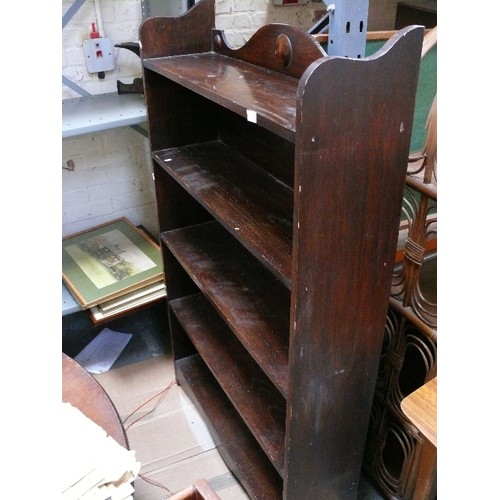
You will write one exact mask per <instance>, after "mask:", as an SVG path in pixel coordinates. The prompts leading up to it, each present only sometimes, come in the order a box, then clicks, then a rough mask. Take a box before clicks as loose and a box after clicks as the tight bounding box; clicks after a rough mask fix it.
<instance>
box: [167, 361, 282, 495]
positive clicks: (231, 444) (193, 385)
mask: <svg viewBox="0 0 500 500" xmlns="http://www.w3.org/2000/svg"><path fill="white" fill-rule="evenodd" d="M175 365H176V374H177V377H178V379H179V382H180V384H181V386H182V387H183V389H184V390H185V391H186V393H187V394H188V395H189V397H190V398H191V399H192V400H193V402H194V403H195V404H196V405H197V407H198V409H199V410H200V412H201V413H202V414H203V416H204V417H205V420H206V422H207V424H208V426H209V427H210V430H211V432H212V434H213V438H214V441H215V442H216V444H217V447H218V450H219V452H220V454H221V456H222V458H223V459H224V461H225V462H226V464H227V466H228V467H229V468H230V469H231V470H232V471H233V472H234V474H235V475H236V476H237V477H238V479H239V480H240V482H241V484H242V485H243V487H244V488H245V490H246V492H247V494H248V495H249V496H250V497H251V498H255V499H256V500H262V499H264V498H265V499H266V500H273V499H280V498H282V489H283V482H282V480H281V478H280V476H279V474H278V473H277V472H276V470H275V468H274V467H273V466H272V465H271V463H270V462H269V460H268V458H267V457H266V455H265V453H264V452H263V451H262V449H261V448H260V447H259V445H258V444H257V442H256V441H255V439H254V438H253V436H252V435H251V433H250V432H249V431H248V429H247V428H246V426H245V424H244V423H243V421H242V420H241V418H240V416H239V415H238V414H237V412H236V411H235V410H234V408H233V406H232V405H231V403H230V402H229V400H228V399H227V398H226V396H225V394H224V393H223V392H222V390H221V389H220V388H219V386H218V385H217V382H216V381H215V379H214V377H213V376H212V374H211V373H210V371H209V370H208V368H207V367H206V366H205V364H204V363H203V361H202V360H201V358H200V356H199V355H193V356H189V357H187V358H183V359H180V360H178V361H176V363H175Z"/></svg>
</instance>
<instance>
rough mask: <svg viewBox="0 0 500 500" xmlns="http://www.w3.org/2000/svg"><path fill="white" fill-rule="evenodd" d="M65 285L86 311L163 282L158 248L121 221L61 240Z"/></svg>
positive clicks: (127, 223) (139, 232) (126, 222)
mask: <svg viewBox="0 0 500 500" xmlns="http://www.w3.org/2000/svg"><path fill="white" fill-rule="evenodd" d="M62 277H63V281H64V283H65V285H66V286H67V287H68V289H69V290H70V292H71V293H72V294H73V295H74V297H75V299H76V300H77V301H78V302H79V303H80V305H81V307H82V309H88V308H90V307H93V306H95V305H97V304H99V303H101V302H105V301H109V300H111V299H114V298H116V297H120V296H121V295H124V294H125V293H128V292H131V291H133V290H137V289H139V288H142V287H145V286H147V285H149V284H151V283H155V282H158V281H163V278H164V274H163V263H162V258H161V252H160V246H159V245H158V243H156V242H155V241H154V240H153V239H151V238H150V237H149V236H148V235H147V234H146V233H145V232H144V231H142V230H141V229H139V228H138V227H136V226H134V225H133V224H132V223H131V222H130V221H129V220H128V219H126V218H125V217H122V218H120V219H115V220H113V221H111V222H108V223H106V224H101V225H99V226H96V227H93V228H92V229H89V230H86V231H81V232H79V233H76V234H73V235H71V236H67V237H65V238H63V240H62Z"/></svg>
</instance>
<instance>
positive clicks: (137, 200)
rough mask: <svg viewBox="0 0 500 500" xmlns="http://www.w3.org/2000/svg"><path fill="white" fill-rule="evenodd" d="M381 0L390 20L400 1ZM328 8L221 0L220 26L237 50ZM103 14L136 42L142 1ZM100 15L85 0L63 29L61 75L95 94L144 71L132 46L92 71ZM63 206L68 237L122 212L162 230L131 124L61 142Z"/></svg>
mask: <svg viewBox="0 0 500 500" xmlns="http://www.w3.org/2000/svg"><path fill="white" fill-rule="evenodd" d="M376 3H377V4H380V6H381V9H380V12H381V13H382V14H383V17H384V18H385V19H387V17H388V14H387V13H388V12H389V10H390V9H392V10H394V9H393V7H394V6H395V0H377V2H376ZM73 5H74V2H73V1H70V0H63V1H62V14H63V16H64V14H65V13H66V12H68V10H69V9H71V8H72V6H73ZM324 10H325V9H324V4H323V3H322V2H321V1H319V2H318V1H312V0H310V1H309V3H308V4H307V5H304V6H286V7H277V6H275V5H274V4H273V0H216V5H215V12H216V27H217V28H220V29H223V30H224V31H225V33H226V38H227V41H228V43H229V44H230V45H231V46H232V47H234V48H237V47H239V46H241V45H243V44H244V43H246V42H247V41H248V40H249V39H250V37H251V36H252V34H253V33H254V32H255V31H256V30H257V29H258V28H259V27H261V26H262V25H264V24H267V23H271V22H280V23H287V24H291V25H294V26H298V27H302V28H304V29H307V28H309V27H310V26H311V25H312V24H313V23H314V21H315V20H316V19H317V18H318V16H320V15H321V13H322V12H324ZM100 11H101V18H102V24H103V26H102V28H104V34H105V36H106V37H108V38H110V39H111V40H112V42H113V44H116V43H121V42H129V41H138V31H139V27H140V24H141V22H142V11H141V2H140V0H101V1H100ZM373 11H374V6H373V2H371V3H370V16H371V17H372V18H373V19H374V22H373V23H372V27H370V26H369V29H387V24H386V25H385V27H382V26H381V23H380V22H379V20H378V18H377V11H375V14H373ZM390 15H392V14H390ZM379 17H380V16H379ZM96 19H97V16H96V10H95V4H94V1H93V0H87V1H85V2H83V4H82V5H81V6H80V8H79V9H78V10H77V12H76V13H75V14H74V15H73V17H72V18H71V20H70V21H69V22H68V23H67V25H66V26H65V27H64V28H63V30H62V49H63V50H62V52H63V54H62V75H63V77H65V78H67V79H68V80H69V81H70V82H72V84H74V85H76V86H78V87H80V88H82V89H84V90H85V91H87V92H89V93H91V94H101V93H106V92H116V85H117V84H116V82H117V80H121V81H122V82H124V83H131V82H132V81H133V78H135V77H139V76H141V65H140V59H139V58H138V57H137V56H136V55H135V54H134V53H132V52H131V51H129V50H126V49H119V48H115V49H114V57H115V69H114V70H113V71H109V72H106V74H105V78H104V79H103V80H100V79H99V78H98V76H97V75H96V74H90V73H88V71H87V68H86V66H85V59H84V54H83V48H82V47H83V45H82V44H83V40H85V39H87V38H89V33H90V27H91V23H92V22H96ZM370 22H371V21H370V18H369V24H370ZM389 27H390V26H389ZM78 96H79V94H78V92H75V91H74V90H72V89H71V88H69V87H68V86H66V85H64V84H63V86H62V98H63V99H67V98H73V97H78ZM62 204H63V208H62V235H63V236H66V235H69V234H72V233H74V232H78V231H81V230H84V229H87V228H89V227H92V226H95V225H98V224H101V223H104V222H107V221H109V220H112V219H114V218H118V217H123V216H125V217H127V218H129V219H130V220H131V221H132V222H133V223H134V224H141V225H143V226H144V227H146V229H148V230H149V231H150V232H151V233H153V234H157V231H158V224H157V219H156V205H155V204H156V200H155V194H154V184H153V180H152V175H151V163H150V159H149V145H148V141H147V139H146V138H145V137H144V136H143V135H141V134H140V133H138V132H137V131H135V130H134V129H132V128H131V127H123V128H119V129H112V130H107V131H103V132H99V133H94V134H88V135H84V136H78V137H73V138H66V139H63V141H62Z"/></svg>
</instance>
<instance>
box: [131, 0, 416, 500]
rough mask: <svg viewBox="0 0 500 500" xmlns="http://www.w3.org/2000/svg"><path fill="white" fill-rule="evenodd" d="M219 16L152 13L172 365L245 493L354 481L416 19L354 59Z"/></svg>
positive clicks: (411, 90)
mask: <svg viewBox="0 0 500 500" xmlns="http://www.w3.org/2000/svg"><path fill="white" fill-rule="evenodd" d="M214 19H215V16H214V2H213V0H201V1H200V2H199V3H197V4H196V5H195V6H194V7H193V8H192V9H190V10H189V11H188V12H187V13H186V14H185V15H183V16H180V17H178V18H164V17H161V18H160V17H156V18H149V19H147V20H146V21H145V22H144V23H143V25H142V27H141V31H140V40H141V59H142V64H143V72H144V84H145V96H146V103H147V110H148V124H149V136H150V145H151V156H152V162H153V169H154V176H155V185H156V194H157V205H158V217H159V225H160V232H161V245H162V253H163V259H164V265H165V266H164V267H165V276H166V283H167V304H168V312H169V322H170V325H169V327H170V335H171V340H172V348H173V353H174V360H175V369H176V377H177V380H178V382H179V383H180V384H181V385H182V386H183V388H184V389H185V391H186V392H187V393H188V395H189V396H190V397H191V398H192V399H193V401H195V402H196V404H197V405H198V407H199V409H200V412H201V413H202V415H203V416H204V417H205V418H206V421H207V424H208V426H209V428H210V429H211V431H212V433H213V436H214V440H215V441H216V443H217V445H218V447H219V450H220V453H221V455H222V456H223V458H224V460H225V461H226V462H227V464H228V466H229V467H230V468H231V469H232V470H233V471H234V473H235V474H236V476H237V477H238V478H239V480H240V481H241V483H242V485H243V486H244V488H245V490H246V491H247V493H248V494H249V495H250V496H251V497H252V498H255V499H258V500H270V499H274V498H287V499H300V500H303V499H305V498H318V499H319V498H321V499H323V498H342V499H344V498H350V497H352V498H355V497H356V492H357V485H358V480H359V475H360V471H361V463H362V457H363V450H364V445H365V439H366V433H367V429H368V422H369V417H370V408H371V403H372V399H373V394H374V387H375V380H376V375H377V367H378V362H379V356H380V350H381V345H382V338H383V332H384V324H385V318H386V314H387V308H388V301H389V291H390V282H391V274H392V269H393V263H394V255H395V252H396V243H397V236H398V228H399V216H400V210H401V202H402V197H403V188H404V185H405V177H406V167H407V159H408V152H409V144H410V137H411V127H412V121H413V110H414V102H415V93H416V87H417V79H418V69H419V62H420V50H421V45H422V36H423V28H422V27H417V26H411V27H408V28H405V29H404V30H401V31H400V32H399V33H397V34H396V35H395V36H394V37H393V38H392V39H391V40H389V41H388V42H387V44H386V45H385V46H384V47H383V48H382V49H381V50H380V51H379V52H378V53H377V54H375V55H374V56H372V57H369V58H366V59H360V60H353V59H343V58H336V57H328V56H326V55H325V53H324V51H323V50H322V48H321V47H320V45H319V44H318V43H317V42H316V41H314V39H313V38H312V37H310V36H309V35H307V34H306V33H305V32H304V31H302V30H300V29H298V28H294V27H290V26H287V25H283V24H270V25H266V26H264V27H262V28H261V29H260V30H258V31H257V32H256V33H255V35H254V36H253V37H252V38H251V40H249V42H248V43H247V44H246V45H245V46H243V47H241V48H240V49H237V50H233V49H231V48H229V47H228V45H227V43H226V41H225V38H224V34H223V33H222V32H221V31H219V30H216V29H214V26H215V22H214Z"/></svg>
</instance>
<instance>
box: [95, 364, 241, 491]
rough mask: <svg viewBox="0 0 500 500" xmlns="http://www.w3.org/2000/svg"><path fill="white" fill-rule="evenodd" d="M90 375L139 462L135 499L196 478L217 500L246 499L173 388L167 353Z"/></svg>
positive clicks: (197, 417)
mask: <svg viewBox="0 0 500 500" xmlns="http://www.w3.org/2000/svg"><path fill="white" fill-rule="evenodd" d="M94 376H95V378H96V380H97V381H98V382H99V383H100V384H101V385H102V387H103V388H104V390H105V391H106V392H107V393H108V395H109V397H110V398H111V400H112V401H113V403H114V405H115V407H116V409H117V411H118V414H119V415H120V417H121V419H122V422H123V423H124V427H125V429H126V432H127V436H128V440H129V445H130V448H131V449H133V450H135V452H136V457H137V460H138V461H139V462H140V463H141V470H140V473H139V477H138V478H137V479H136V481H135V482H134V488H135V494H134V500H163V499H166V498H168V497H169V496H171V494H173V493H176V492H179V491H181V490H183V489H185V488H187V487H189V486H190V485H192V484H193V483H194V482H195V481H196V480H198V479H205V480H206V481H208V483H209V485H210V487H211V488H212V489H213V490H214V491H215V493H216V494H217V495H218V496H219V497H220V498H221V500H248V498H249V497H248V495H247V494H246V493H245V491H244V489H243V488H242V487H241V486H240V484H239V483H238V481H237V480H236V478H235V477H234V476H233V474H232V473H231V472H230V471H229V469H228V468H227V466H226V464H225V463H224V461H223V460H222V458H221V456H220V455H219V453H218V451H217V448H216V447H215V444H214V442H213V440H212V438H211V436H210V433H209V431H208V429H207V427H206V425H205V423H204V422H203V419H202V418H201V416H200V414H199V413H198V411H197V409H196V407H195V406H194V404H193V403H192V402H191V400H190V399H189V398H188V396H187V395H186V393H185V392H184V391H183V390H182V389H181V387H179V386H178V385H176V384H175V377H174V367H173V361H172V356H171V354H164V355H161V356H158V357H154V358H150V359H148V360H146V361H142V362H139V363H134V364H131V365H127V366H124V367H121V368H115V369H111V370H109V371H107V372H105V373H99V374H95V375H94Z"/></svg>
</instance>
